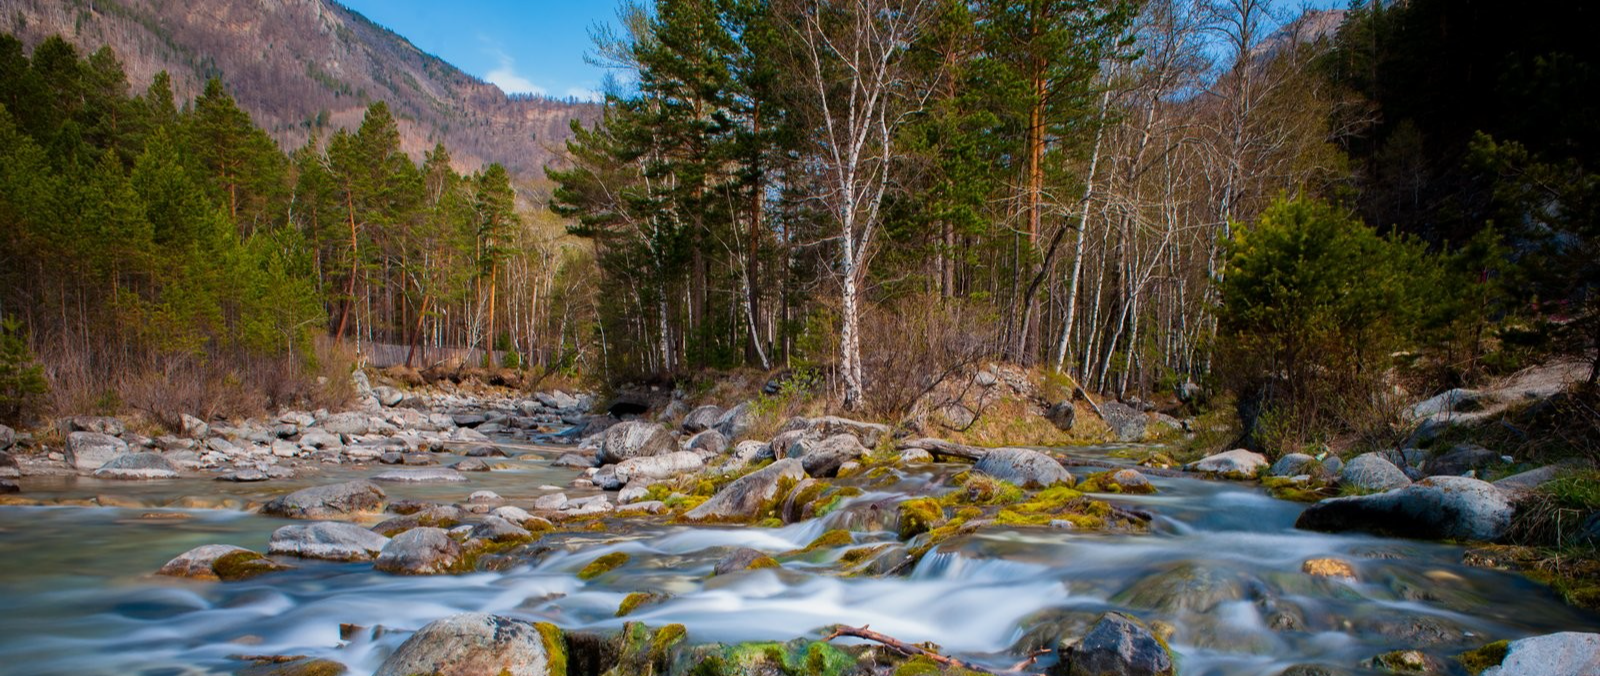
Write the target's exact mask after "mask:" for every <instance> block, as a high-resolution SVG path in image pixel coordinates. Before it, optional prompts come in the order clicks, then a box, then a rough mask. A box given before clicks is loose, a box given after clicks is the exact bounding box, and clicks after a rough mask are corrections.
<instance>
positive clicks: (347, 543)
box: [267, 521, 389, 561]
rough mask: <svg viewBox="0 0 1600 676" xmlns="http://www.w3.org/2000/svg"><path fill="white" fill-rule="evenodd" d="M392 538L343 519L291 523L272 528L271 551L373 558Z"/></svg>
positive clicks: (313, 556)
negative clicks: (275, 528) (276, 528)
mask: <svg viewBox="0 0 1600 676" xmlns="http://www.w3.org/2000/svg"><path fill="white" fill-rule="evenodd" d="M388 544H389V538H386V537H384V536H382V535H379V534H377V533H374V532H372V531H370V530H367V529H365V528H362V527H361V526H357V525H355V524H353V523H346V522H343V521H322V522H318V523H308V524H291V525H288V526H284V527H282V528H279V529H278V530H275V531H272V540H271V541H270V542H269V543H268V544H267V553H268V554H283V555H286V556H298V557H301V558H306V559H325V560H328V561H371V560H372V559H374V558H376V557H377V556H378V552H381V551H383V548H384V546H385V545H388Z"/></svg>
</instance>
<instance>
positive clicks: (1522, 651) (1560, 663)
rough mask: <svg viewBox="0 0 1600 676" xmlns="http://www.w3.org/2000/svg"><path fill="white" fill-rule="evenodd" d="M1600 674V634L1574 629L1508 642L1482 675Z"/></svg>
mask: <svg viewBox="0 0 1600 676" xmlns="http://www.w3.org/2000/svg"><path fill="white" fill-rule="evenodd" d="M1594 674H1600V634H1588V633H1580V632H1574V631H1566V632H1561V633H1559V634H1546V635H1544V636H1534V637H1532V638H1524V639H1519V640H1516V641H1512V642H1510V643H1508V644H1506V656H1505V659H1504V660H1501V662H1500V664H1499V665H1498V666H1494V667H1490V668H1489V669H1487V670H1485V671H1484V672H1483V675H1482V676H1593V675H1594Z"/></svg>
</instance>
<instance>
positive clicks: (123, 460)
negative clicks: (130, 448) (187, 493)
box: [94, 453, 178, 479]
mask: <svg viewBox="0 0 1600 676" xmlns="http://www.w3.org/2000/svg"><path fill="white" fill-rule="evenodd" d="M94 476H95V478H96V479H176V478H177V477H178V468H177V467H174V466H173V465H172V463H170V462H167V459H166V457H165V456H162V455H161V454H159V453H129V454H127V455H119V456H117V457H115V458H112V459H111V460H110V461H108V462H106V464H104V465H101V466H100V469H97V470H95V471H94Z"/></svg>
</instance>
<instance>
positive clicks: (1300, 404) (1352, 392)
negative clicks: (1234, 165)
mask: <svg viewBox="0 0 1600 676" xmlns="http://www.w3.org/2000/svg"><path fill="white" fill-rule="evenodd" d="M1236 232H1237V233H1238V235H1237V236H1236V238H1235V240H1234V241H1233V242H1230V243H1229V247H1228V261H1227V264H1226V267H1225V270H1224V274H1225V277H1224V280H1223V283H1222V307H1221V309H1220V310H1219V314H1218V319H1219V341H1220V345H1219V350H1220V352H1221V354H1222V356H1223V359H1224V369H1223V373H1222V375H1223V377H1224V378H1226V379H1229V380H1231V381H1232V382H1231V383H1229V384H1230V385H1232V386H1233V389H1234V390H1235V391H1236V392H1238V393H1239V395H1240V396H1239V412H1240V419H1241V420H1242V421H1243V423H1244V426H1245V433H1246V441H1247V443H1249V444H1250V445H1253V446H1256V447H1258V448H1266V445H1265V444H1264V443H1263V441H1264V440H1263V439H1262V438H1261V435H1260V432H1264V431H1266V429H1265V428H1264V427H1262V425H1261V423H1263V422H1267V421H1270V425H1269V427H1270V428H1271V433H1272V436H1273V439H1272V442H1273V444H1272V446H1273V447H1271V448H1266V450H1271V451H1278V450H1285V449H1291V448H1297V447H1298V446H1299V445H1301V444H1304V443H1307V442H1320V441H1327V440H1329V439H1330V438H1331V437H1332V436H1334V435H1337V434H1340V433H1348V432H1364V431H1370V430H1371V429H1373V428H1374V427H1377V426H1378V425H1377V423H1381V422H1387V421H1388V420H1389V418H1390V416H1391V415H1392V413H1393V411H1394V410H1395V409H1397V408H1398V405H1397V403H1396V402H1393V401H1390V400H1389V399H1388V398H1386V397H1385V396H1384V391H1385V386H1386V384H1387V380H1386V379H1387V378H1388V377H1389V371H1390V367H1391V366H1392V365H1393V358H1394V357H1393V355H1394V354H1395V353H1396V352H1399V351H1400V350H1402V349H1406V348H1408V347H1411V346H1413V345H1414V344H1415V343H1416V341H1417V334H1418V331H1419V329H1420V327H1421V326H1422V323H1423V319H1424V317H1425V314H1426V313H1425V309H1426V307H1427V305H1428V304H1429V303H1430V302H1432V300H1433V298H1432V297H1430V296H1428V295H1427V294H1428V293H1431V291H1430V290H1431V289H1437V288H1438V287H1440V286H1443V285H1444V284H1443V278H1442V272H1441V271H1440V266H1439V265H1438V263H1437V261H1435V260H1434V259H1433V258H1432V257H1430V256H1428V255H1427V254H1426V252H1425V251H1424V250H1423V247H1422V246H1421V245H1420V244H1419V243H1417V242H1415V241H1411V240H1407V239H1401V238H1386V237H1381V236H1379V235H1378V234H1377V233H1376V232H1375V231H1374V230H1373V229H1372V228H1369V227H1367V226H1366V225H1365V224H1363V223H1361V222H1360V221H1359V220H1357V219H1356V218H1354V217H1352V216H1350V215H1349V214H1347V213H1345V212H1343V211H1341V210H1339V209H1337V208H1335V207H1333V206H1330V205H1328V204H1325V203H1322V202H1317V201H1310V200H1288V199H1280V200H1279V201H1278V202H1276V203H1274V204H1273V205H1272V206H1271V207H1269V208H1268V209H1267V210H1266V211H1265V212H1264V213H1263V214H1262V215H1261V218H1260V220H1259V221H1258V222H1257V223H1256V225H1255V227H1253V228H1249V229H1245V228H1239V229H1238V230H1237V231H1236Z"/></svg>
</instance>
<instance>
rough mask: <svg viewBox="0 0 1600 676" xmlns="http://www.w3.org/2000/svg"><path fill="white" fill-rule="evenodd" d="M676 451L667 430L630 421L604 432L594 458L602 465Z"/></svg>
mask: <svg viewBox="0 0 1600 676" xmlns="http://www.w3.org/2000/svg"><path fill="white" fill-rule="evenodd" d="M676 450H678V442H677V440H675V439H673V438H672V434H671V433H670V432H668V431H667V428H665V427H662V426H660V425H657V424H655V423H648V422H642V421H637V420H630V421H628V422H623V423H618V424H616V425H614V426H612V427H611V428H610V429H608V430H606V431H605V436H604V438H603V439H602V441H601V443H600V451H599V453H597V454H596V455H595V458H596V459H597V460H598V461H599V462H600V464H602V465H608V464H614V463H619V462H622V461H624V460H627V459H629V458H645V457H650V456H653V455H661V454H663V453H671V452H673V451H676Z"/></svg>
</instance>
